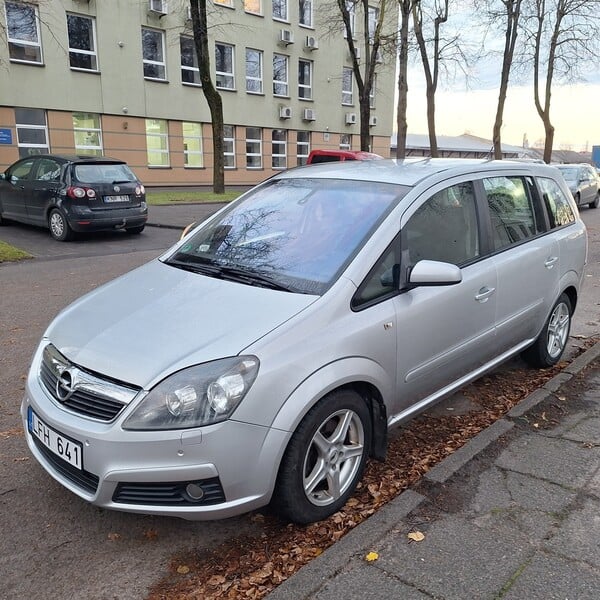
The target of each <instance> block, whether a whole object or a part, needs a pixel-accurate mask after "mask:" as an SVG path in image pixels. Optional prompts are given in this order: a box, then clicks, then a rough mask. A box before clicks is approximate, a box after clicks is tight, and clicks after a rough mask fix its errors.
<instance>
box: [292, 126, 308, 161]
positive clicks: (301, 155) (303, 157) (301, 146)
mask: <svg viewBox="0 0 600 600" xmlns="http://www.w3.org/2000/svg"><path fill="white" fill-rule="evenodd" d="M300 134H304V135H306V137H307V139H306V140H300ZM310 137H311V136H310V131H306V130H304V131H297V132H296V164H297V165H298V166H301V165H305V164H306V161H307V160H308V155H309V154H310V142H311V139H310ZM301 150H302V151H301Z"/></svg>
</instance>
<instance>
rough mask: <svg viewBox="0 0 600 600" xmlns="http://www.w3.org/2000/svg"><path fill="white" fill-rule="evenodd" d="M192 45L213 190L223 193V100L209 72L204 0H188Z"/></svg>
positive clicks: (216, 192) (206, 19) (206, 20)
mask: <svg viewBox="0 0 600 600" xmlns="http://www.w3.org/2000/svg"><path fill="white" fill-rule="evenodd" d="M190 7H191V14H192V31H193V33H194V46H195V48H196V54H197V55H198V70H199V71H200V81H201V82H202V92H203V93H204V97H205V98H206V102H207V103H208V108H209V110H210V117H211V124H212V138H213V191H214V193H215V194H223V193H225V170H224V155H223V102H222V99H221V95H220V94H219V92H217V90H216V88H215V86H214V84H213V81H212V78H211V74H210V54H209V49H208V18H207V12H206V0H190Z"/></svg>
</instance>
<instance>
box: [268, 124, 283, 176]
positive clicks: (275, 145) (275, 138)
mask: <svg viewBox="0 0 600 600" xmlns="http://www.w3.org/2000/svg"><path fill="white" fill-rule="evenodd" d="M271 143H272V152H271V156H272V160H271V166H272V167H273V168H274V169H287V131H286V130H285V129H273V133H272V134H271Z"/></svg>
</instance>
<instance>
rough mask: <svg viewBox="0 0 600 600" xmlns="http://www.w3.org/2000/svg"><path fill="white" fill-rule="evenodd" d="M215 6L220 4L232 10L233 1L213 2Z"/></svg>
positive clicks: (218, 0)
mask: <svg viewBox="0 0 600 600" xmlns="http://www.w3.org/2000/svg"><path fill="white" fill-rule="evenodd" d="M213 2H214V3H215V4H220V5H221V6H229V7H231V8H233V0H213Z"/></svg>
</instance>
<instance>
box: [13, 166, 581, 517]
mask: <svg viewBox="0 0 600 600" xmlns="http://www.w3.org/2000/svg"><path fill="white" fill-rule="evenodd" d="M586 256H587V237H586V230H585V227H584V225H583V223H582V222H581V220H580V217H579V214H578V211H577V207H576V206H575V203H574V202H573V198H572V196H571V194H570V193H569V189H568V188H567V186H566V184H565V182H564V180H563V178H562V177H561V175H560V173H559V172H558V170H556V169H555V168H553V167H549V166H546V165H539V164H525V163H517V162H513V163H511V162H506V161H502V162H495V161H477V160H460V159H433V160H431V159H424V160H406V161H402V162H396V161H390V160H385V161H383V160H381V161H368V162H345V163H328V164H324V165H313V166H310V167H305V168H298V169H292V170H289V171H286V172H283V173H281V174H280V175H278V176H276V177H274V178H271V179H269V180H268V181H266V182H264V183H263V184H261V185H259V186H257V187H256V188H254V189H253V190H251V191H249V192H247V193H246V194H244V195H243V196H242V197H241V198H239V199H238V200H237V201H235V202H233V203H231V204H230V205H228V206H226V207H224V208H223V209H222V210H220V211H219V212H218V213H216V214H215V215H213V216H212V217H211V218H209V219H208V220H206V221H205V222H203V223H201V224H200V225H198V226H197V227H196V228H194V229H193V230H192V231H191V232H190V233H189V234H188V235H187V236H186V237H184V238H183V239H182V240H181V241H180V242H179V243H177V244H176V245H175V246H174V247H173V248H171V249H170V250H168V251H167V252H166V253H165V254H164V255H162V256H161V257H159V258H158V259H156V260H153V261H151V262H150V263H148V264H146V265H144V266H142V267H140V268H138V269H136V270H134V271H132V272H130V273H128V274H126V275H124V276H122V277H120V278H118V279H116V280H114V281H112V282H110V283H108V284H106V285H104V286H102V287H100V288H98V289H96V290H94V291H93V292H91V293H89V294H87V295H86V296H84V297H82V298H81V299H79V300H78V301H76V302H75V303H74V304H72V305H71V306H69V307H68V308H66V309H65V310H63V311H62V313H61V314H59V315H58V317H57V318H56V319H55V320H54V321H53V322H52V324H51V325H50V326H49V328H48V329H47V331H46V333H45V334H44V336H43V339H42V341H41V343H40V345H39V347H38V349H37V351H36V353H35V355H34V358H33V363H32V366H31V370H30V373H29V376H28V378H27V385H26V392H25V397H24V400H23V403H22V418H23V423H24V427H25V430H26V437H27V442H28V444H29V447H30V450H31V452H32V453H33V455H34V456H35V458H36V459H37V460H38V461H39V462H40V463H41V465H42V466H43V467H44V468H45V469H46V470H47V471H48V472H49V473H50V474H51V475H52V476H53V477H54V478H55V479H56V480H57V481H59V482H60V483H61V484H63V485H64V486H65V487H67V488H68V489H69V490H71V491H72V492H74V493H75V494H77V495H79V496H80V497H82V498H84V499H85V500H88V501H90V502H92V503H94V504H96V505H98V506H102V507H105V508H111V509H118V510H124V511H131V512H140V513H152V514H162V515H175V516H179V517H184V518H188V519H214V518H222V517H229V516H232V515H236V514H239V513H242V512H245V511H249V510H251V509H255V508H258V507H261V506H264V505H267V504H269V503H270V504H271V506H272V507H273V508H274V509H275V510H276V511H277V512H279V513H280V514H281V515H283V516H284V518H287V519H290V520H292V521H296V522H300V523H308V522H312V521H317V520H320V519H323V518H325V517H327V516H328V515H330V514H332V513H334V512H335V511H337V510H338V509H339V508H340V507H341V506H343V504H344V503H345V502H346V500H347V499H348V497H349V496H350V495H351V494H352V492H353V490H354V488H355V486H356V485H357V483H358V481H359V480H360V478H361V474H362V472H363V468H364V466H365V461H366V460H367V459H368V457H374V458H377V459H384V458H385V454H386V441H387V434H388V431H389V429H390V428H392V427H394V426H397V425H398V424H400V423H402V422H403V421H405V420H406V419H408V418H410V417H412V416H414V415H415V414H417V413H418V412H420V411H422V410H423V409H425V408H426V407H428V406H430V405H432V404H433V403H435V402H437V401H438V400H440V399H441V398H443V397H445V396H447V395H449V394H451V393H452V392H454V391H455V390H457V389H459V388H460V387H461V386H464V385H465V384H466V383H468V382H469V381H472V380H473V379H475V378H477V377H479V376H480V375H481V374H482V373H484V372H485V371H488V370H489V369H492V368H493V367H495V366H497V365H499V364H500V363H501V362H503V361H505V360H506V359H508V358H509V357H511V356H513V355H515V354H517V353H523V356H524V357H525V358H526V359H527V360H528V361H529V363H531V364H532V365H533V366H536V367H548V366H551V365H553V364H555V363H556V362H557V361H558V360H559V359H560V357H561V355H562V353H563V350H564V348H565V345H566V343H567V338H568V336H569V329H570V324H571V318H572V315H573V311H574V310H575V307H576V305H577V299H578V294H579V287H580V284H581V281H582V276H583V269H584V264H585V262H586Z"/></svg>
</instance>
